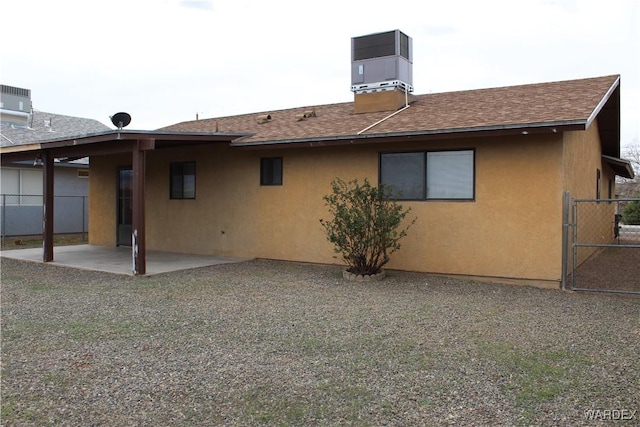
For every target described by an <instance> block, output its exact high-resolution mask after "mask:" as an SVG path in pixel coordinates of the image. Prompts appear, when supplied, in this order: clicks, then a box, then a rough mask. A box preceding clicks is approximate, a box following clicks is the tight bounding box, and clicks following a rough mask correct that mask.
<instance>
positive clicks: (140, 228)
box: [131, 139, 155, 275]
mask: <svg viewBox="0 0 640 427" xmlns="http://www.w3.org/2000/svg"><path fill="white" fill-rule="evenodd" d="M154 147H155V140H154V139H139V140H137V141H136V144H135V146H134V148H133V162H132V163H133V171H132V172H133V200H132V211H133V212H132V215H133V218H132V231H131V233H132V235H131V251H132V258H133V274H136V275H138V274H146V273H147V249H146V233H145V212H144V200H145V196H144V188H145V169H146V152H147V150H153V149H154Z"/></svg>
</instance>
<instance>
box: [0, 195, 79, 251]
mask: <svg viewBox="0 0 640 427" xmlns="http://www.w3.org/2000/svg"><path fill="white" fill-rule="evenodd" d="M53 212H54V220H53V222H54V224H53V232H54V234H82V235H83V238H84V237H85V234H86V233H87V232H88V224H89V198H88V197H87V196H55V197H54V199H53ZM43 219H44V209H43V196H42V195H25V194H20V195H18V194H2V195H0V233H1V235H2V244H3V245H4V244H5V240H6V238H7V237H15V236H21V237H22V236H37V235H42V232H43V224H42V222H43Z"/></svg>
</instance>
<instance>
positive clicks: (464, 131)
mask: <svg viewBox="0 0 640 427" xmlns="http://www.w3.org/2000/svg"><path fill="white" fill-rule="evenodd" d="M585 129H586V122H585V121H584V120H566V121H554V122H540V123H527V124H513V125H496V126H475V127H467V128H450V129H431V130H419V131H407V132H387V133H376V134H360V135H357V134H356V135H338V136H326V137H313V138H293V139H280V140H265V141H246V142H242V139H237V140H234V141H233V142H231V146H232V147H259V146H272V145H294V146H323V145H348V144H362V143H369V142H373V141H372V140H374V139H375V140H377V141H376V142H388V141H389V140H392V139H399V138H400V139H406V138H411V139H413V138H425V139H451V138H470V137H480V136H496V135H518V134H519V135H529V134H541V133H559V132H566V131H571V130H585Z"/></svg>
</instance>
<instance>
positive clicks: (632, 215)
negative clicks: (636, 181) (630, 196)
mask: <svg viewBox="0 0 640 427" xmlns="http://www.w3.org/2000/svg"><path fill="white" fill-rule="evenodd" d="M622 222H624V223H625V224H628V225H640V201H638V200H634V201H632V202H629V203H628V204H627V206H626V207H625V208H624V210H623V211H622Z"/></svg>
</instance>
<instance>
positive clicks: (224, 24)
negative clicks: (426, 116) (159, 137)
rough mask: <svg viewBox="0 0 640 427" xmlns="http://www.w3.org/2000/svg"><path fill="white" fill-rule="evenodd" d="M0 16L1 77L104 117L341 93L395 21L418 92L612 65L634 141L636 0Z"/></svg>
mask: <svg viewBox="0 0 640 427" xmlns="http://www.w3.org/2000/svg"><path fill="white" fill-rule="evenodd" d="M0 14H1V15H2V16H3V20H2V21H3V22H2V29H1V30H0V37H2V40H1V41H0V61H1V62H0V82H2V84H6V85H10V86H17V87H22V88H27V89H31V97H32V102H33V108H35V109H36V110H40V111H45V112H50V113H55V114H63V115H71V116H78V117H85V118H91V119H96V120H99V121H100V122H103V123H104V124H106V125H108V126H110V127H111V128H114V126H113V125H112V123H111V121H110V119H109V117H110V116H112V115H113V114H115V113H117V112H120V111H125V112H127V113H129V114H130V115H131V117H132V121H131V124H130V125H129V127H128V129H135V130H155V129H158V128H161V127H164V126H169V125H171V124H175V123H179V122H183V121H189V120H195V119H196V117H199V118H201V119H203V118H210V117H222V116H229V115H235V114H244V113H257V112H264V111H273V110H279V109H285V108H295V107H303V106H313V105H321V104H331V103H337V102H349V101H352V100H353V94H352V92H351V91H350V87H351V51H350V50H351V38H352V37H357V36H362V35H367V34H372V33H377V32H383V31H390V30H395V29H399V30H401V31H402V32H404V33H405V34H407V35H408V36H409V37H411V38H412V39H413V86H414V88H415V91H414V93H416V94H427V93H438V92H448V91H457V90H470V89H480V88H487V87H500V86H510V85H518V84H528V83H540V82H551V81H559V80H571V79H580V78H587V77H598V76H606V75H612V74H619V75H620V76H621V133H622V135H621V145H622V146H623V150H624V146H626V145H628V144H636V143H638V141H639V140H640V29H639V28H640V1H638V0H606V1H603V0H524V1H513V0H484V1H477V0H444V1H436V0H405V1H402V2H398V1H379V0H369V1H359V0H340V1H337V0H323V1H315V2H314V1H291V0H269V1H255V0H254V1H249V0H108V1H104V0H93V1H87V0H82V1H78V0H56V1H51V0H20V1H5V2H3V3H2V4H0ZM8 17H11V18H10V19H7V18H8Z"/></svg>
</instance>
